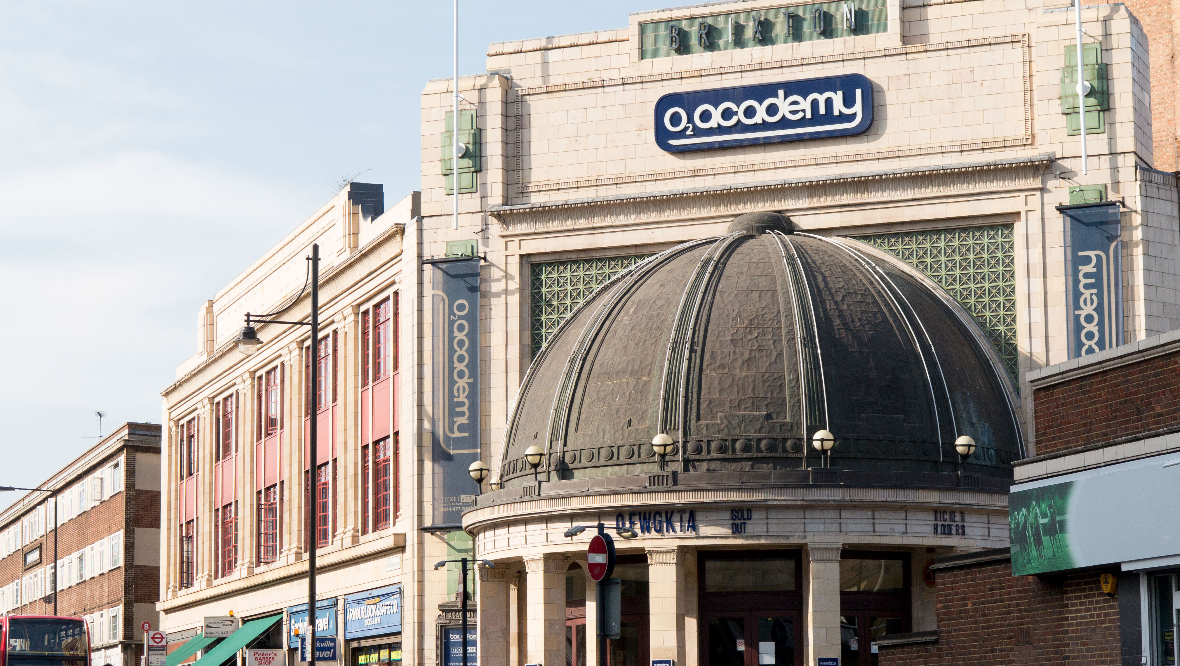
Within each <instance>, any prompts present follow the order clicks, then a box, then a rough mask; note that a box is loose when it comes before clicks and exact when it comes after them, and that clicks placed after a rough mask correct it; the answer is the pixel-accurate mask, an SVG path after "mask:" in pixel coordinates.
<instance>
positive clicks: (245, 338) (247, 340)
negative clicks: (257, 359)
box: [234, 326, 262, 356]
mask: <svg viewBox="0 0 1180 666" xmlns="http://www.w3.org/2000/svg"><path fill="white" fill-rule="evenodd" d="M234 342H236V343H237V345H238V352H239V353H241V354H242V355H243V356H249V355H251V354H253V353H254V352H256V351H258V348H259V347H261V346H262V340H259V339H258V331H255V330H254V327H253V326H246V327H244V328H242V332H241V333H238V337H237V339H236V340H234Z"/></svg>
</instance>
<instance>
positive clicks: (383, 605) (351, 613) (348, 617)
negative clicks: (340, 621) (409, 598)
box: [344, 584, 402, 666]
mask: <svg viewBox="0 0 1180 666" xmlns="http://www.w3.org/2000/svg"><path fill="white" fill-rule="evenodd" d="M344 641H345V649H346V650H347V654H348V662H347V664H346V666H401V663H402V586H401V585H400V584H398V585H389V586H387V587H382V588H379V589H375V590H368V591H365V592H358V593H356V594H350V595H348V596H346V597H344Z"/></svg>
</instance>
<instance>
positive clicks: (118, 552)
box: [108, 531, 123, 569]
mask: <svg viewBox="0 0 1180 666" xmlns="http://www.w3.org/2000/svg"><path fill="white" fill-rule="evenodd" d="M108 540H109V541H110V547H109V548H110V551H111V568H112V569H115V568H117V567H121V566H123V532H122V531H119V532H115V533H114V534H112V535H111V536H109V537H108Z"/></svg>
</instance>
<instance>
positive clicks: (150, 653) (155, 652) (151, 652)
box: [145, 631, 168, 666]
mask: <svg viewBox="0 0 1180 666" xmlns="http://www.w3.org/2000/svg"><path fill="white" fill-rule="evenodd" d="M145 661H146V662H147V666H164V665H165V664H166V663H167V662H168V636H167V635H166V634H165V633H164V632H162V631H149V632H147V659H146V660H145Z"/></svg>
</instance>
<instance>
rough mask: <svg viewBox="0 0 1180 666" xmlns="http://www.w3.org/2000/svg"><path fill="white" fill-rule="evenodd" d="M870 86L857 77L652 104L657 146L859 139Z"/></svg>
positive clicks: (700, 93)
mask: <svg viewBox="0 0 1180 666" xmlns="http://www.w3.org/2000/svg"><path fill="white" fill-rule="evenodd" d="M872 124H873V84H872V82H871V81H869V79H868V78H866V77H865V76H863V75H861V74H845V75H842V76H828V77H824V78H819V79H803V80H799V81H784V82H782V83H768V84H763V85H756V86H738V87H736V88H715V89H713V90H697V91H692V92H680V93H671V94H668V95H664V96H663V97H661V98H660V99H659V100H658V101H656V109H655V125H656V144H658V145H659V147H660V148H661V149H663V150H666V151H668V152H670V153H682V152H687V151H691V150H706V149H709V148H730V147H734V146H753V145H758V144H763V143H779V142H782V141H801V140H804V139H820V138H825V137H833V136H851V135H854V134H861V133H863V132H864V131H865V130H867V129H868V128H869V126H870V125H872Z"/></svg>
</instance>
